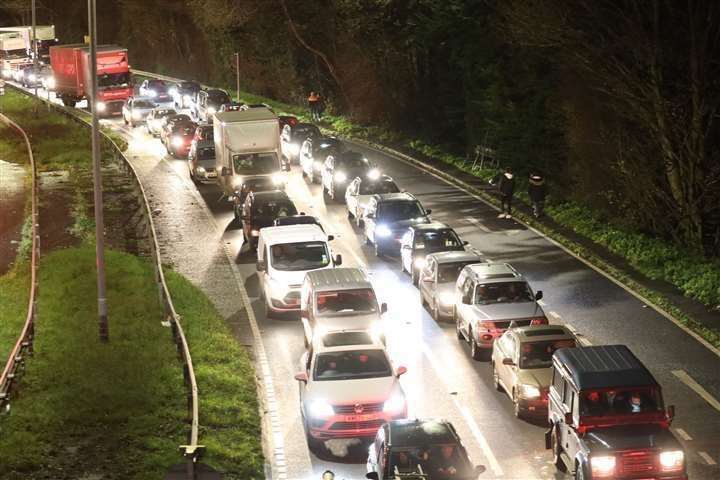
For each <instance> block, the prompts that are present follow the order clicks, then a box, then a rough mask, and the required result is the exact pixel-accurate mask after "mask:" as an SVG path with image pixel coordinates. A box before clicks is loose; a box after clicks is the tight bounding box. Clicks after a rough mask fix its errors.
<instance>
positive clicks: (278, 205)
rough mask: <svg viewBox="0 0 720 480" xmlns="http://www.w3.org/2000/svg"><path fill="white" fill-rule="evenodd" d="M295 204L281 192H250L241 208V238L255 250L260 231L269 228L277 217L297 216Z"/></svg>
mask: <svg viewBox="0 0 720 480" xmlns="http://www.w3.org/2000/svg"><path fill="white" fill-rule="evenodd" d="M297 214H298V212H297V209H296V208H295V204H294V203H293V202H292V200H290V197H288V196H287V194H286V193H285V192H283V191H282V190H272V191H269V192H251V193H249V194H248V195H247V197H246V198H245V203H243V207H242V215H241V216H240V219H241V220H242V226H243V236H244V237H245V240H247V242H248V244H249V245H250V248H252V249H253V250H254V249H256V248H257V242H258V237H259V236H260V229H261V228H265V227H271V226H272V225H273V224H274V223H275V219H277V218H278V217H286V216H289V215H297Z"/></svg>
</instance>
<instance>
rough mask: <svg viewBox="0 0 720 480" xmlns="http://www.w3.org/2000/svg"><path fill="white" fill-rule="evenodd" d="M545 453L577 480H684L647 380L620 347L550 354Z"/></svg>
mask: <svg viewBox="0 0 720 480" xmlns="http://www.w3.org/2000/svg"><path fill="white" fill-rule="evenodd" d="M552 366H553V368H552V374H553V376H552V383H551V384H550V390H549V394H548V397H549V402H548V403H549V405H548V420H549V424H550V430H548V432H547V433H546V435H545V446H546V448H549V449H552V451H553V461H554V463H555V465H556V466H557V468H558V469H559V470H561V471H565V470H569V471H570V473H572V474H574V475H575V478H576V479H591V478H592V479H595V478H603V479H605V478H608V479H609V478H612V479H639V478H643V479H654V480H686V479H687V473H686V469H685V453H684V452H683V449H682V446H681V445H680V442H679V441H678V440H677V439H676V438H675V436H674V435H673V434H672V433H671V432H670V422H671V421H672V418H673V416H674V410H675V409H674V407H672V406H671V407H668V408H667V409H666V408H665V406H664V404H663V397H662V390H661V388H660V385H659V384H658V383H657V381H656V380H655V378H654V377H653V376H652V374H651V373H650V372H649V371H648V370H647V369H646V368H645V366H644V365H643V364H642V363H641V362H640V360H638V359H637V357H635V355H633V353H632V352H631V351H630V349H629V348H628V347H626V346H625V345H607V346H597V347H583V348H561V349H559V350H557V351H556V352H555V353H554V354H553V365H552Z"/></svg>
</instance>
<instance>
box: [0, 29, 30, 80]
mask: <svg viewBox="0 0 720 480" xmlns="http://www.w3.org/2000/svg"><path fill="white" fill-rule="evenodd" d="M28 47H29V40H28V38H27V31H20V30H0V68H1V69H2V76H3V78H8V79H10V78H13V75H14V74H15V73H16V72H17V71H18V70H20V69H22V67H24V66H25V65H30V63H31V62H32V59H31V58H30V52H29V51H28Z"/></svg>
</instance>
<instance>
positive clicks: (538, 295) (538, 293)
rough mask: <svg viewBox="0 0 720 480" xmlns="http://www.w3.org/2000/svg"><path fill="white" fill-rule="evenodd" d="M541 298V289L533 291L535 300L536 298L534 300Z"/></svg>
mask: <svg viewBox="0 0 720 480" xmlns="http://www.w3.org/2000/svg"><path fill="white" fill-rule="evenodd" d="M542 298H543V292H542V290H538V291H537V292H535V300H536V301H537V300H541V299H542Z"/></svg>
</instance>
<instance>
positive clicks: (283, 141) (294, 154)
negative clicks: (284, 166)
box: [280, 123, 322, 163]
mask: <svg viewBox="0 0 720 480" xmlns="http://www.w3.org/2000/svg"><path fill="white" fill-rule="evenodd" d="M321 136H322V134H321V133H320V129H319V128H318V127H316V126H315V125H313V124H312V123H297V124H295V125H290V124H288V125H285V126H284V127H283V129H282V132H281V133H280V146H281V148H282V153H283V155H285V158H287V159H288V161H289V162H290V163H298V160H299V158H300V147H301V146H302V143H303V142H304V141H305V140H306V139H308V138H310V137H321Z"/></svg>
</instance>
